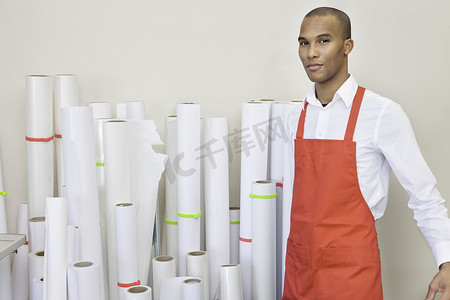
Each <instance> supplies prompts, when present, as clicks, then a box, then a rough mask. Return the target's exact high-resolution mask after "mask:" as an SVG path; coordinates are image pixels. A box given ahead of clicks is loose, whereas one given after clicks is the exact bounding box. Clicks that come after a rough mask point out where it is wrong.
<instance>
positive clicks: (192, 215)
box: [177, 211, 202, 219]
mask: <svg viewBox="0 0 450 300" xmlns="http://www.w3.org/2000/svg"><path fill="white" fill-rule="evenodd" d="M201 214H202V212H199V213H196V214H183V213H180V212H178V211H177V216H179V217H181V218H191V219H198V218H200V215H201Z"/></svg>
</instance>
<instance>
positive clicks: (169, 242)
mask: <svg viewBox="0 0 450 300" xmlns="http://www.w3.org/2000/svg"><path fill="white" fill-rule="evenodd" d="M166 153H167V156H168V161H167V164H166V172H165V179H166V180H165V183H166V185H165V188H166V201H165V218H164V220H165V222H164V224H165V229H166V230H165V233H166V251H167V255H169V256H173V257H174V258H175V260H176V261H177V257H178V216H177V204H178V180H177V170H176V169H175V167H176V164H175V159H176V156H177V117H176V116H169V117H167V118H166ZM176 269H177V270H178V264H177V266H176ZM154 294H155V295H156V293H154Z"/></svg>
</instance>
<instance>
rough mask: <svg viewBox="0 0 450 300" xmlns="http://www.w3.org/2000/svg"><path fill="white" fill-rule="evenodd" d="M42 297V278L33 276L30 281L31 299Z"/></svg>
mask: <svg viewBox="0 0 450 300" xmlns="http://www.w3.org/2000/svg"><path fill="white" fill-rule="evenodd" d="M43 299H44V278H35V279H33V281H32V282H31V300H43Z"/></svg>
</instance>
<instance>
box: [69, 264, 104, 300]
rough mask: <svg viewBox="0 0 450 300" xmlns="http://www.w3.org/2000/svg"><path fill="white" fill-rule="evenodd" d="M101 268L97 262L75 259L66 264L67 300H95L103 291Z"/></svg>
mask: <svg viewBox="0 0 450 300" xmlns="http://www.w3.org/2000/svg"><path fill="white" fill-rule="evenodd" d="M101 272H102V269H101V266H100V265H99V264H98V263H93V262H90V261H77V262H73V263H71V264H70V265H69V266H68V269H67V285H68V295H69V300H97V299H100V298H101V296H102V293H103V289H102V286H101V281H102V275H101Z"/></svg>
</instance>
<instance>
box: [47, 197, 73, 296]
mask: <svg viewBox="0 0 450 300" xmlns="http://www.w3.org/2000/svg"><path fill="white" fill-rule="evenodd" d="M45 223H46V224H45V227H46V242H45V253H46V255H45V256H44V278H45V281H44V299H47V300H53V299H54V300H61V299H67V277H66V274H67V268H66V266H67V230H66V228H67V202H66V199H65V198H61V197H56V198H53V197H47V199H46V202H45Z"/></svg>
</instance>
